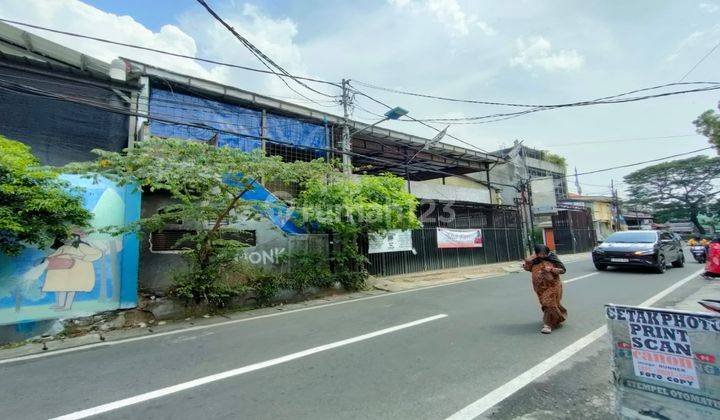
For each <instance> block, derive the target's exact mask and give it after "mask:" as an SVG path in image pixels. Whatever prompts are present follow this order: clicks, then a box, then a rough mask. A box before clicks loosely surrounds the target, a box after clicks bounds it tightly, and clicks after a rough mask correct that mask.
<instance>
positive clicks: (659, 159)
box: [535, 146, 715, 179]
mask: <svg viewBox="0 0 720 420" xmlns="http://www.w3.org/2000/svg"><path fill="white" fill-rule="evenodd" d="M710 149H715V146H710V147H703V148H702V149H696V150H691V151H689V152H683V153H677V154H674V155H670V156H664V157H661V158H657V159H651V160H645V161H642V162H635V163H628V164H626V165H619V166H613V167H610V168H603V169H596V170H594V171H588V172H580V173H578V174H570V175H564V176H560V178H570V177H574V176H576V175H577V176H580V175H591V174H597V173H600V172H607V171H612V170H615V169H623V168H630V167H633V166H638V165H643V164H646V163H653V162H659V161H662V160H667V159H672V158H676V157H680V156H685V155H690V154H693V153H697V152H703V151H705V150H710ZM537 178H549V177H536V178H535V179H537Z"/></svg>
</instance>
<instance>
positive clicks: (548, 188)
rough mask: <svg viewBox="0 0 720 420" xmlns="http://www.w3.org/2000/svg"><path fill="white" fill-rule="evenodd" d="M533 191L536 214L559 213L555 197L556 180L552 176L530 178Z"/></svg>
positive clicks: (533, 206) (533, 208)
mask: <svg viewBox="0 0 720 420" xmlns="http://www.w3.org/2000/svg"><path fill="white" fill-rule="evenodd" d="M530 190H531V191H532V210H533V213H535V214H554V213H557V201H556V198H555V180H554V179H552V178H549V177H547V178H537V179H531V180H530Z"/></svg>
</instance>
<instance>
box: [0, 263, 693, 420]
mask: <svg viewBox="0 0 720 420" xmlns="http://www.w3.org/2000/svg"><path fill="white" fill-rule="evenodd" d="M699 268H700V266H699V265H698V264H695V263H690V262H688V264H687V265H686V267H685V268H680V269H669V270H668V271H667V272H666V273H665V274H663V275H658V274H652V273H646V272H641V271H623V272H620V271H608V272H602V273H598V272H596V271H595V269H594V268H593V266H592V264H591V263H590V262H589V261H582V262H575V263H570V264H568V272H567V274H566V275H565V276H563V279H564V280H566V281H569V282H568V283H567V284H566V285H565V292H564V293H565V295H564V305H565V306H566V307H567V308H568V311H569V320H568V322H567V324H566V325H565V326H564V327H563V328H561V329H558V330H557V331H555V332H553V333H552V334H551V335H549V336H546V335H541V334H540V333H539V329H540V327H541V326H542V325H541V317H540V311H539V308H538V305H537V302H536V298H535V296H534V294H533V292H532V289H531V286H530V281H529V275H528V274H527V273H517V274H509V275H506V276H501V277H495V278H489V279H480V280H475V281H467V282H463V283H458V284H450V285H443V286H441V287H434V288H428V289H422V290H415V291H410V292H406V293H396V294H385V295H378V296H374V297H371V298H365V299H360V300H355V301H350V302H348V303H345V304H340V305H337V304H336V305H329V306H319V307H313V308H312V309H308V310H301V311H297V312H286V313H282V314H281V315H279V316H271V317H261V318H256V319H251V320H249V321H246V322H238V323H232V324H226V325H223V326H216V327H213V328H206V329H201V330H193V331H189V332H182V333H177V334H172V335H165V336H159V337H154V338H150V339H144V340H140V341H130V342H126V343H121V344H117V345H113V346H108V347H95V348H90V349H84V350H83V349H81V350H78V351H72V352H68V353H63V354H57V355H52V354H50V355H48V356H47V357H42V358H37V359H32V360H20V361H15V362H10V363H4V364H0V390H2V392H0V410H1V411H0V413H1V414H0V417H2V418H3V419H48V418H55V417H59V416H66V417H64V418H82V417H83V416H90V417H91V418H102V419H125V418H128V419H134V418H143V419H198V418H205V419H238V418H247V419H265V418H266V419H278V418H293V419H303V418H306V419H341V418H343V419H344V418H353V419H377V418H392V419H398V418H401V419H404V418H407V419H444V418H447V417H449V416H451V415H453V414H455V413H457V412H458V411H459V410H461V409H463V408H464V407H466V406H468V405H471V404H472V403H473V402H476V401H477V400H479V399H481V398H483V397H484V396H486V395H488V394H490V393H491V392H493V391H494V390H496V389H498V387H501V386H503V385H504V384H506V383H508V381H511V380H513V379H515V378H517V377H518V376H519V375H522V374H527V372H528V371H529V370H531V369H532V368H533V367H536V366H537V365H538V364H540V363H541V362H543V361H546V360H547V359H548V358H552V357H557V355H558V354H559V352H560V351H561V350H563V349H565V348H566V347H567V346H570V345H572V344H573V343H575V342H576V341H577V340H579V339H581V338H582V337H585V336H587V335H588V334H589V333H591V332H593V331H596V330H597V329H598V327H601V326H603V325H604V323H605V322H604V318H603V310H602V305H603V304H605V303H608V302H613V303H619V304H639V303H641V302H644V301H646V300H647V299H649V298H651V297H653V296H655V295H656V294H658V293H659V292H662V291H663V290H666V289H667V288H669V287H671V286H673V285H674V284H676V283H677V282H678V281H680V280H682V279H687V278H688V277H689V276H690V275H691V274H693V273H694V272H696V271H698V270H699ZM691 284H692V281H691V282H690V283H687V284H685V285H683V287H681V288H678V289H677V290H675V291H674V292H673V294H674V295H679V294H682V293H684V290H685V289H687V288H690V287H691ZM687 293H690V291H688V292H687ZM601 340H602V339H601ZM600 342H601V341H598V342H595V343H594V344H593V345H598V343H600ZM585 350H590V349H585ZM582 351H583V350H580V353H581V352H582ZM607 362H608V366H607V368H609V361H607ZM565 363H573V361H572V360H568V361H567V362H565ZM607 368H606V369H607ZM531 372H532V371H531ZM540 379H542V378H540ZM532 386H533V384H530V385H528V387H525V388H530V387H532ZM503 389H505V388H503ZM518 391H519V392H518V393H517V394H513V395H511V396H510V398H508V400H506V401H505V402H507V401H509V400H511V399H512V398H517V395H522V392H525V391H526V389H519V390H518ZM492 395H495V394H491V396H492ZM501 404H502V403H501ZM501 404H499V405H498V407H499V406H501ZM488 413H491V410H489V411H488ZM486 414H487V413H486Z"/></svg>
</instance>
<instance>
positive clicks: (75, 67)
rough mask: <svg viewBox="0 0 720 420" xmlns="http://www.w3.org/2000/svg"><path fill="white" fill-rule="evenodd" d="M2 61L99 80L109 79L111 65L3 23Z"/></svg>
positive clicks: (0, 35)
mask: <svg viewBox="0 0 720 420" xmlns="http://www.w3.org/2000/svg"><path fill="white" fill-rule="evenodd" d="M0 57H4V58H6V59H8V60H11V61H15V62H20V63H25V64H31V65H34V66H38V67H45V68H48V69H52V70H60V71H65V72H70V73H75V74H81V75H85V76H91V77H93V78H96V79H102V80H109V79H110V76H109V71H110V64H108V63H106V62H104V61H101V60H98V59H97V58H93V57H90V56H88V55H85V54H83V53H81V52H79V51H75V50H73V49H70V48H67V47H64V46H62V45H60V44H57V43H55V42H52V41H50V40H47V39H45V38H42V37H40V36H37V35H34V34H32V33H30V32H27V31H24V30H22V29H19V28H16V27H15V26H12V25H10V24H7V23H4V22H0Z"/></svg>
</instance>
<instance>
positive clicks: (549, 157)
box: [540, 150, 567, 168]
mask: <svg viewBox="0 0 720 420" xmlns="http://www.w3.org/2000/svg"><path fill="white" fill-rule="evenodd" d="M540 153H541V155H540V156H541V157H542V160H544V161H546V162H550V163H552V164H555V165H558V166H562V167H563V168H566V167H567V160H565V158H564V157H562V156H560V155H558V154H555V153H552V152H549V151H547V150H542V151H541V152H540Z"/></svg>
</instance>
